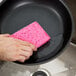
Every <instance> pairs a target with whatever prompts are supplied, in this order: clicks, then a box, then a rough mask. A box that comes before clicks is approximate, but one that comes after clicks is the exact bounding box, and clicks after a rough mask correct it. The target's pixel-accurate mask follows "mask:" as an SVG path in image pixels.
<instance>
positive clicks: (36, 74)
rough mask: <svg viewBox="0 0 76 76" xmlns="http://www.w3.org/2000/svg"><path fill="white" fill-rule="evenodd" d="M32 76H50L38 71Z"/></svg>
mask: <svg viewBox="0 0 76 76" xmlns="http://www.w3.org/2000/svg"><path fill="white" fill-rule="evenodd" d="M32 76H48V75H47V74H46V73H45V72H43V71H37V72H35V73H34V74H33V75H32Z"/></svg>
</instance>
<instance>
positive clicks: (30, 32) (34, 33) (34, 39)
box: [11, 21, 51, 48]
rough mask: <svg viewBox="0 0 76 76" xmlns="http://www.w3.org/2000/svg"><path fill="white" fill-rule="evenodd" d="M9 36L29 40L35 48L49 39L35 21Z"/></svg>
mask: <svg viewBox="0 0 76 76" xmlns="http://www.w3.org/2000/svg"><path fill="white" fill-rule="evenodd" d="M11 37H13V38H16V39H20V40H23V41H27V42H30V43H32V44H34V45H35V46H36V47H37V48H39V47H41V46H42V45H44V44H45V43H47V42H48V41H49V40H50V39H51V38H50V36H49V35H48V34H47V33H46V32H45V30H44V29H43V28H42V27H41V26H40V24H39V23H38V22H36V21H35V22H33V23H31V24H29V25H27V26H26V27H24V28H22V29H21V30H19V31H17V32H15V33H14V34H12V35H11Z"/></svg>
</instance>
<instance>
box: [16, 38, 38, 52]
mask: <svg viewBox="0 0 76 76" xmlns="http://www.w3.org/2000/svg"><path fill="white" fill-rule="evenodd" d="M16 40H17V41H18V42H19V43H20V44H21V45H24V46H29V47H31V48H32V49H33V51H37V48H36V47H35V46H34V45H33V44H31V43H29V42H26V41H21V40H18V39H16Z"/></svg>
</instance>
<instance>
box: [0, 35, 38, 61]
mask: <svg viewBox="0 0 76 76" xmlns="http://www.w3.org/2000/svg"><path fill="white" fill-rule="evenodd" d="M33 51H37V48H36V47H35V46H34V45H33V44H31V43H29V42H25V41H21V40H19V39H14V38H12V37H10V35H9V34H1V35H0V60H2V61H20V62H24V61H25V60H27V59H29V58H30V56H31V55H32V54H33Z"/></svg>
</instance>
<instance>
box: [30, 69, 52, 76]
mask: <svg viewBox="0 0 76 76" xmlns="http://www.w3.org/2000/svg"><path fill="white" fill-rule="evenodd" d="M31 76H51V73H50V72H49V71H48V70H46V69H44V68H40V69H38V70H37V71H35V72H33V73H32V74H31Z"/></svg>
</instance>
